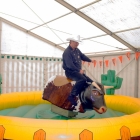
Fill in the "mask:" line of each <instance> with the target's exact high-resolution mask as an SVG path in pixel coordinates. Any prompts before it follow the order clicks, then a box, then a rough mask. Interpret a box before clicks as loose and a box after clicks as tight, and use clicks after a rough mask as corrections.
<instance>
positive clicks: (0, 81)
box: [0, 74, 2, 94]
mask: <svg viewBox="0 0 140 140" xmlns="http://www.w3.org/2000/svg"><path fill="white" fill-rule="evenodd" d="M1 84H2V76H1V74H0V94H1V93H2V87H1Z"/></svg>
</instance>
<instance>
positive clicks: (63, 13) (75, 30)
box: [0, 0, 140, 54]
mask: <svg viewBox="0 0 140 140" xmlns="http://www.w3.org/2000/svg"><path fill="white" fill-rule="evenodd" d="M61 2H63V3H68V4H69V5H71V6H72V7H74V10H75V11H72V10H71V9H69V8H66V7H67V6H64V5H63V4H60V3H61ZM7 3H8V4H7ZM139 9H140V0H127V1H126V0H80V1H76V0H65V1H64V0H0V17H2V18H4V19H6V20H9V21H11V22H13V23H15V24H17V25H19V26H21V27H23V28H25V29H26V30H27V31H29V32H32V33H35V34H37V35H39V36H41V37H43V38H46V39H47V40H50V41H51V42H54V43H55V44H58V45H60V46H62V47H64V48H66V47H67V45H68V42H67V41H66V38H68V37H69V36H70V35H78V34H80V36H81V38H82V40H83V44H81V45H80V49H81V51H82V52H83V53H87V54H96V53H98V52H100V53H101V52H102V53H104V52H111V51H112V52H114V51H120V52H122V51H123V50H128V51H129V50H133V51H138V50H139V49H140V39H139V38H140V10H139ZM77 11H78V12H79V13H78V12H77ZM80 13H82V14H83V15H85V17H84V18H85V19H88V18H89V19H91V21H95V23H97V25H101V27H103V29H106V31H107V32H105V30H102V29H100V28H98V27H97V26H94V24H92V23H90V22H88V21H87V20H85V19H84V18H82V17H81V16H79V15H78V14H80ZM111 35H112V37H111ZM113 37H114V38H115V39H114V38H113ZM120 42H121V43H120ZM125 42H126V43H125Z"/></svg>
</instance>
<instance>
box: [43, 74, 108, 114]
mask: <svg viewBox="0 0 140 140" xmlns="http://www.w3.org/2000/svg"><path fill="white" fill-rule="evenodd" d="M97 84H98V86H99V87H100V88H101V91H100V90H98V89H97V88H95V87H94V86H93V85H92V84H85V87H83V91H82V92H81V94H79V96H77V97H75V101H76V102H77V106H73V105H72V104H71V102H69V100H68V99H67V98H68V96H69V94H70V92H71V90H72V88H73V85H74V81H71V80H70V79H67V78H66V77H65V76H59V75H57V76H53V77H51V78H50V79H49V81H48V82H47V84H46V87H45V88H44V91H43V97H42V99H43V100H47V101H49V102H51V103H52V104H53V105H55V106H57V107H60V108H62V109H65V110H69V111H73V112H80V113H84V112H86V110H95V111H96V112H98V113H100V114H102V113H105V112H106V110H107V108H106V104H105V99H104V94H105V93H104V87H103V86H102V85H101V84H99V83H97Z"/></svg>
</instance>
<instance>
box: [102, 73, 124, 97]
mask: <svg viewBox="0 0 140 140" xmlns="http://www.w3.org/2000/svg"><path fill="white" fill-rule="evenodd" d="M115 73H116V72H115V70H108V71H107V74H102V75H101V83H102V84H103V85H104V86H113V87H114V88H110V89H106V94H107V95H114V93H115V89H119V88H120V87H121V85H122V81H123V78H120V77H115Z"/></svg>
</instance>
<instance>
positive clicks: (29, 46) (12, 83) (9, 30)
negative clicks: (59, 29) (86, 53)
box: [0, 22, 140, 97]
mask: <svg viewBox="0 0 140 140" xmlns="http://www.w3.org/2000/svg"><path fill="white" fill-rule="evenodd" d="M0 25H1V26H0V31H1V32H0V37H1V38H0V42H1V44H0V46H1V50H0V54H1V59H0V60H1V61H0V62H1V63H0V73H1V75H2V80H3V81H2V93H9V92H14V91H17V92H19V91H31V90H32V91H34V90H43V88H44V86H45V84H46V82H47V80H48V79H49V78H50V77H51V76H54V75H56V74H58V75H59V74H60V75H64V70H63V69H62V60H61V57H62V50H59V49H58V48H56V47H54V46H51V45H50V44H47V43H46V42H44V41H42V40H40V39H37V38H35V37H34V36H31V35H29V34H28V33H26V32H23V31H21V30H19V29H17V28H15V27H13V26H11V25H9V24H7V23H4V22H0ZM121 55H122V54H121ZM53 56H55V58H54V57H53ZM118 56H119V55H112V56H111V55H109V56H104V55H103V56H100V57H97V56H94V57H92V58H91V59H94V60H96V61H97V64H96V66H95V67H94V66H93V64H91V63H90V65H88V63H84V65H83V69H85V70H86V73H87V75H88V76H89V77H91V78H92V79H93V80H95V81H98V82H101V74H103V73H104V74H106V73H107V70H109V69H112V70H116V75H117V76H119V77H121V78H123V84H122V87H121V89H119V90H116V91H115V92H116V94H122V95H128V96H134V97H140V89H139V88H138V85H139V83H140V81H139V79H140V72H139V71H140V64H139V63H140V60H135V54H131V56H130V60H128V58H127V57H126V55H125V54H123V55H122V56H123V62H122V63H121V62H120V60H119V59H118ZM113 58H116V64H115V65H114V64H113V63H112V59H113ZM105 60H109V66H108V67H106V65H105V63H103V65H102V66H101V67H100V64H99V61H102V62H104V61H105Z"/></svg>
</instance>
